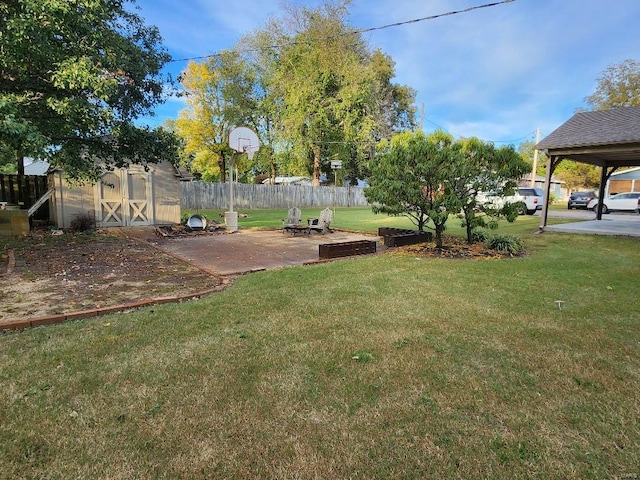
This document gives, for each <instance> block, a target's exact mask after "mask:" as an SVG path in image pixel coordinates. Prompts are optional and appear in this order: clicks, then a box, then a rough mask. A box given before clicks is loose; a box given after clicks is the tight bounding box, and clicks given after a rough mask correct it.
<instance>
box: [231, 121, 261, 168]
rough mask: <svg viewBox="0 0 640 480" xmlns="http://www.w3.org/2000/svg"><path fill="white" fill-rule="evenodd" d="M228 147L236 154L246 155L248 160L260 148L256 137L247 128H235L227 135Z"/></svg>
mask: <svg viewBox="0 0 640 480" xmlns="http://www.w3.org/2000/svg"><path fill="white" fill-rule="evenodd" d="M229 146H230V147H231V148H233V149H234V150H235V151H236V152H240V153H246V154H247V155H249V159H250V160H251V159H252V158H253V154H254V153H255V152H257V151H258V149H259V148H260V140H259V139H258V135H256V133H255V132H254V131H253V130H251V129H250V128H248V127H236V128H234V129H233V130H231V133H230V134H229Z"/></svg>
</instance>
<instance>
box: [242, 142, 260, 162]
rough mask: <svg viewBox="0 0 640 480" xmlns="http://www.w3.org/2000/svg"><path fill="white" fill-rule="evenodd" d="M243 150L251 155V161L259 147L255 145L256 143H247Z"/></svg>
mask: <svg viewBox="0 0 640 480" xmlns="http://www.w3.org/2000/svg"><path fill="white" fill-rule="evenodd" d="M243 151H244V152H245V153H246V154H247V156H248V157H249V161H251V160H253V156H254V155H255V154H256V152H257V151H258V147H257V146H254V145H246V146H245V147H244V149H243Z"/></svg>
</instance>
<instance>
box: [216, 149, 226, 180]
mask: <svg viewBox="0 0 640 480" xmlns="http://www.w3.org/2000/svg"><path fill="white" fill-rule="evenodd" d="M218 168H219V169H220V182H221V183H224V182H226V181H227V161H226V159H225V158H224V153H220V159H219V160H218Z"/></svg>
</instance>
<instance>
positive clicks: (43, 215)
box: [0, 174, 49, 219]
mask: <svg viewBox="0 0 640 480" xmlns="http://www.w3.org/2000/svg"><path fill="white" fill-rule="evenodd" d="M48 190H49V188H48V185H47V177H46V176H44V175H5V174H0V202H4V203H7V204H9V205H18V206H19V207H20V208H21V209H28V208H29V207H31V206H32V205H34V204H35V203H36V202H37V201H38V199H40V197H42V196H43V195H44V194H45V193H47V191H48ZM48 215H49V209H48V208H47V206H46V205H43V206H42V207H41V208H40V209H39V210H38V212H37V213H36V216H35V218H37V219H48Z"/></svg>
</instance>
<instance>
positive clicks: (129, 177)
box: [49, 162, 182, 228]
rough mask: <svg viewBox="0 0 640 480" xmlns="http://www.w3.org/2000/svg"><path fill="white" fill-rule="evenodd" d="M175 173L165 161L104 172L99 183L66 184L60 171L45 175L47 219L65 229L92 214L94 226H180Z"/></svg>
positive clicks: (178, 191)
mask: <svg viewBox="0 0 640 480" xmlns="http://www.w3.org/2000/svg"><path fill="white" fill-rule="evenodd" d="M181 179H182V176H181V174H180V172H179V170H178V169H177V168H176V167H174V165H172V164H171V163H169V162H162V163H157V164H151V165H148V166H147V168H146V169H145V168H144V167H143V166H141V165H131V166H129V167H128V168H120V169H115V170H113V171H107V172H105V173H104V174H103V175H102V177H101V179H100V181H99V182H97V183H95V184H91V183H86V184H83V185H77V184H73V183H69V182H68V181H67V180H65V178H64V174H63V172H61V171H55V172H53V173H50V174H49V185H50V187H52V188H53V191H54V193H53V196H52V197H51V199H50V202H51V219H52V220H53V221H54V222H55V223H57V225H58V227H59V228H69V226H70V225H71V222H72V221H73V220H74V218H76V217H77V216H78V215H85V214H87V213H88V214H90V215H94V216H95V219H96V225H97V226H98V227H133V226H148V225H176V224H178V223H180V181H181Z"/></svg>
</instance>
